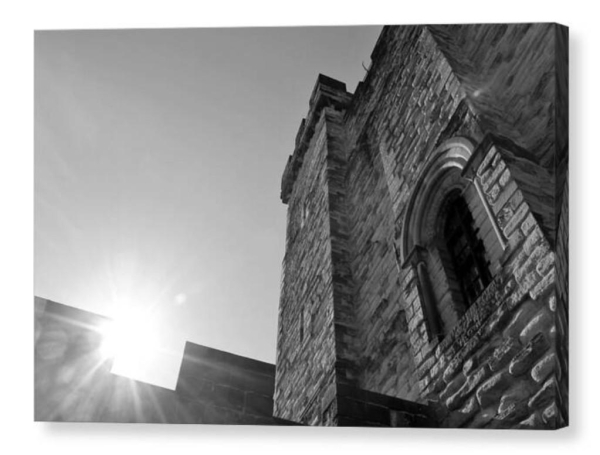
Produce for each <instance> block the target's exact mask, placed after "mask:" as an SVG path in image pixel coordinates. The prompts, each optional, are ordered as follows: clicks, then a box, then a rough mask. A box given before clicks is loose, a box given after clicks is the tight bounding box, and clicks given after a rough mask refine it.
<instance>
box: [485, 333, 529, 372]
mask: <svg viewBox="0 0 600 455" xmlns="http://www.w3.org/2000/svg"><path fill="white" fill-rule="evenodd" d="M520 349H521V343H520V342H519V341H518V340H517V339H516V338H513V337H508V338H505V339H504V340H503V341H502V344H501V345H500V346H498V347H497V348H496V349H494V352H493V353H492V356H491V358H490V359H489V362H488V364H489V366H490V370H492V372H497V371H500V370H501V369H503V368H504V367H505V366H506V365H508V363H509V362H510V361H511V359H512V358H513V357H514V356H515V354H516V353H517V352H519V350H520Z"/></svg>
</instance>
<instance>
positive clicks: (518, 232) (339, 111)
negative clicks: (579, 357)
mask: <svg viewBox="0 0 600 455" xmlns="http://www.w3.org/2000/svg"><path fill="white" fill-rule="evenodd" d="M558 35H560V36H558ZM561 43H562V44H561ZM561 46H562V47H561ZM557 47H560V49H562V51H563V52H562V53H559V52H558V51H557ZM565 52H566V50H565V49H564V34H563V32H562V28H561V27H560V26H557V25H554V24H533V25H531V24H510V25H461V26H405V27H385V28H384V30H383V32H382V34H381V36H380V39H379V41H378V43H377V45H376V47H375V49H374V51H373V54H372V64H371V68H370V70H369V71H368V73H367V75H366V77H365V79H364V80H363V81H362V82H361V83H360V84H359V85H358V87H357V89H356V92H355V93H354V94H353V95H351V96H346V94H345V88H344V90H343V91H344V93H343V94H339V95H336V97H335V100H336V101H335V103H337V104H336V109H335V111H334V110H332V108H328V109H326V111H327V112H329V114H321V117H325V119H324V120H322V121H321V122H320V123H318V124H316V125H317V126H315V127H313V130H314V134H313V138H312V139H310V138H308V136H307V135H306V131H312V130H310V128H309V127H308V126H306V125H308V124H309V123H310V121H309V119H310V118H312V117H314V115H315V114H314V113H313V111H314V109H313V111H311V113H309V116H307V120H306V121H305V124H303V126H302V127H301V131H300V133H299V135H301V136H302V137H303V138H304V139H303V140H304V141H305V142H306V140H307V138H308V140H309V141H310V146H308V147H305V146H302V147H298V146H297V149H296V151H295V154H294V156H292V158H291V159H290V160H291V161H290V162H293V163H298V162H302V163H303V164H302V166H301V167H299V168H297V169H296V170H297V177H295V180H294V182H295V183H294V184H293V185H292V187H289V185H288V189H289V194H290V195H291V196H289V204H290V208H289V218H288V223H289V225H290V226H291V227H290V228H289V229H290V230H289V232H292V233H294V232H297V231H298V229H297V228H294V225H295V224H297V221H295V220H297V219H298V216H299V215H298V214H297V213H298V209H296V208H295V207H296V206H297V205H298V204H299V202H298V201H302V200H304V199H305V198H306V197H309V198H311V200H313V199H314V200H315V201H318V202H317V205H318V206H319V207H320V208H315V212H314V213H315V214H318V216H320V217H322V218H320V219H321V223H322V224H321V225H310V226H309V229H320V230H321V231H320V232H323V231H325V234H321V235H320V236H319V239H320V240H319V242H320V244H319V242H314V243H310V242H307V240H305V239H304V237H303V234H302V233H300V234H298V237H293V238H292V237H290V235H289V233H288V249H287V252H286V259H285V261H284V286H283V291H282V303H281V305H282V307H285V308H287V307H290V308H291V307H293V308H298V307H301V306H302V305H303V303H299V304H296V303H289V302H292V301H294V302H297V301H299V300H300V301H302V300H303V297H302V296H303V294H302V292H300V290H301V289H303V287H305V286H306V284H305V283H307V282H310V281H311V278H310V276H311V274H312V273H315V271H316V270H321V271H322V272H324V275H325V276H326V278H325V281H326V283H327V289H328V292H329V293H328V294H327V297H326V298H325V297H321V300H320V302H321V303H320V305H323V307H326V308H327V310H326V311H327V312H328V313H327V314H329V318H330V319H328V321H329V324H330V326H328V328H327V327H326V328H325V331H326V332H327V334H321V335H320V336H321V337H327V336H330V337H332V338H333V340H334V342H335V343H334V344H335V347H331V346H330V345H328V344H327V343H326V342H325V338H321V339H320V340H319V343H320V344H321V345H324V346H326V347H327V349H328V350H329V351H328V352H329V353H330V355H332V356H333V357H335V359H336V362H335V364H336V368H335V372H334V373H333V376H335V381H334V382H335V384H336V386H339V385H340V384H348V385H352V386H353V387H357V388H359V389H366V390H368V391H370V392H374V393H379V394H385V395H389V396H393V397H398V398H403V399H408V400H413V401H416V402H421V403H424V402H426V401H430V402H431V403H433V405H434V407H436V409H437V411H438V416H439V418H440V422H441V424H442V425H447V426H472V427H489V428H508V427H540V426H541V427H552V428H555V427H559V426H562V425H564V424H565V423H566V419H565V417H564V416H563V417H560V415H561V413H562V414H564V411H561V409H565V407H564V406H563V405H562V403H566V387H563V386H562V385H563V384H565V383H566V382H565V381H566V380H565V379H564V377H565V376H566V375H561V371H563V370H564V371H566V352H564V353H563V352H561V349H563V348H561V347H559V346H558V344H560V343H562V340H564V337H565V334H566V321H567V319H566V311H565V304H563V302H566V292H565V291H564V290H563V289H561V288H560V286H561V284H558V283H559V281H561V280H562V279H563V278H564V277H566V267H565V266H564V264H565V263H566V235H567V234H566V221H564V220H565V219H567V216H566V210H567V208H563V209H562V210H559V209H558V208H557V207H556V197H555V196H556V194H555V193H556V182H557V181H564V180H565V175H566V164H559V165H558V166H555V163H557V162H560V163H565V162H566V161H565V159H564V157H565V156H566V142H565V141H564V138H563V139H560V141H559V138H558V136H559V134H558V133H557V129H560V125H562V124H564V121H565V118H564V115H563V113H562V112H561V113H559V112H558V110H560V106H563V105H564V103H565V97H566V93H565V91H564V83H565V81H564V77H565V74H564V72H563V73H561V74H559V75H557V72H556V68H557V66H558V65H559V63H557V59H558V58H562V57H561V56H564V55H565ZM329 90H338V91H339V90H342V89H341V87H340V86H339V85H337V84H336V83H331V84H330V88H329ZM315 97H316V95H314V94H313V97H312V99H315ZM557 97H558V98H560V99H558V100H557ZM561 97H562V98H561ZM340 100H343V102H340ZM313 123H314V122H313ZM321 127H322V128H325V130H327V131H328V133H326V134H325V137H326V139H318V137H319V136H318V135H319V134H321V135H322V134H323V133H320V131H321V130H320V129H319V128H321ZM319 141H321V142H319ZM453 141H454V142H453ZM557 141H559V142H561V143H560V144H557ZM305 142H302V143H305ZM453 143H457V144H458V145H456V147H459V148H460V147H463V148H462V149H460V150H463V151H464V149H465V148H468V150H469V151H468V155H467V157H466V158H464V162H462V161H460V159H458V158H456V159H455V161H453V162H452V166H454V169H452V170H447V171H445V174H444V173H442V172H441V171H440V173H438V174H431V175H437V176H438V177H439V179H440V180H439V182H438V184H437V185H436V184H434V183H435V182H434V181H433V180H432V181H428V180H426V179H427V178H429V177H428V175H429V174H428V172H429V171H430V170H431V169H432V167H434V166H435V165H436V159H437V157H438V156H440V154H442V153H446V152H447V150H448V149H444V148H443V147H446V144H453ZM561 144H562V145H561ZM319 145H320V148H319ZM459 148H457V149H456V150H455V151H454V152H452V153H454V155H452V156H462V155H460V153H463V151H459ZM559 149H560V150H559ZM298 150H300V152H301V153H299V152H298ZM448 153H450V152H448ZM300 154H302V160H300V159H299V158H298V156H300ZM450 154H451V153H450ZM318 156H321V158H317V157H318ZM324 156H328V157H329V158H327V160H325V158H323V157H324ZM461 159H462V158H461ZM318 160H320V162H318ZM315 163H318V164H315ZM448 163H450V161H448ZM457 163H462V164H457ZM457 167H458V170H457ZM324 168H326V169H327V171H326V173H325V174H323V169H324ZM317 175H319V176H320V177H319V182H320V184H321V185H323V186H324V187H325V189H321V190H320V193H319V192H316V193H315V190H314V189H312V190H310V189H309V188H310V184H308V183H307V181H309V180H310V179H311V178H312V179H315V178H316V177H315V176H317ZM310 176H312V177H310ZM288 177H289V173H288V171H287V170H286V176H284V181H287V180H286V179H288ZM423 188H428V191H429V188H434V190H431V191H432V194H425V195H421V196H420V197H417V196H419V191H424V190H423ZM453 188H460V189H461V191H462V194H463V197H464V198H465V200H466V202H467V205H468V207H469V210H470V211H471V212H472V216H473V220H474V221H473V222H474V224H475V226H477V235H478V236H479V238H480V239H481V241H482V242H483V245H484V247H485V260H486V261H487V263H488V266H489V271H490V273H491V276H492V279H491V283H489V285H488V286H487V288H486V289H485V290H484V292H483V293H482V294H481V295H480V296H479V298H478V299H477V300H476V301H475V302H474V303H473V304H472V305H471V306H470V307H468V308H467V306H466V305H464V304H462V303H461V298H462V297H461V296H462V294H461V288H460V283H459V281H458V280H457V278H456V276H453V275H452V273H454V272H452V270H451V267H449V266H448V264H449V262H450V260H451V259H450V258H449V257H448V253H447V252H445V250H444V247H443V246H440V245H439V244H437V243H435V239H436V235H438V236H439V234H437V232H439V229H440V228H439V226H437V225H436V224H435V223H436V222H437V220H439V219H440V218H439V217H440V215H439V213H441V212H442V211H443V206H444V192H445V191H450V190H452V189H453ZM311 191H312V192H311ZM435 191H437V193H438V195H435V194H433V192H435ZM564 194H567V195H568V193H567V192H566V191H564ZM322 195H328V197H323V196H322ZM415 195H416V196H415ZM567 199H568V197H563V198H562V200H563V201H567ZM287 200H288V199H286V198H284V201H287ZM414 201H418V203H422V204H429V205H430V206H431V207H432V208H431V209H430V211H431V213H434V212H436V211H437V212H436V213H438V215H436V216H438V218H435V216H433V215H431V217H429V218H426V221H427V223H425V224H424V225H423V229H424V230H426V231H427V232H425V233H424V234H419V236H418V237H419V238H420V239H421V240H423V239H426V240H427V241H428V242H429V243H428V244H424V245H417V244H416V241H414V239H413V242H412V243H410V245H413V243H414V248H413V250H412V251H406V249H407V248H406V245H408V244H409V243H407V242H405V241H404V237H405V236H406V235H407V233H406V231H407V229H409V228H413V229H414V226H413V225H412V224H411V222H412V218H411V217H412V216H413V213H415V211H418V210H419V208H415V207H414V203H415V202H414ZM411 204H413V205H411ZM563 211H564V213H565V214H562V212H563ZM311 213H313V212H312V211H311ZM420 213H428V212H426V211H425V210H421V212H420ZM559 214H560V215H561V216H560V220H561V223H562V224H561V225H560V226H558V228H557V217H558V216H559ZM427 216H429V215H427ZM327 226H328V227H329V230H327V229H326V227H327ZM306 235H309V234H306ZM557 242H558V243H557ZM557 245H558V246H557ZM323 250H326V251H328V253H329V256H328V258H323V260H322V261H321V262H318V259H319V258H320V256H319V251H323ZM302 252H308V254H306V256H302ZM298 257H299V258H300V259H298ZM308 258H310V259H308ZM313 258H316V259H317V260H315V259H313ZM302 261H306V262H302ZM300 263H303V264H304V265H303V266H300V267H299V264H300ZM291 270H293V271H291ZM288 277H289V278H288ZM330 277H331V278H330ZM557 284H558V289H557ZM284 296H285V297H284ZM327 299H328V300H327ZM431 302H434V303H435V305H436V307H435V309H432V308H431ZM295 311H299V310H297V309H287V310H285V313H286V314H285V315H283V314H282V315H280V321H281V322H280V323H281V324H282V326H281V327H285V328H284V329H282V328H281V327H280V345H279V351H280V356H284V357H285V356H293V355H299V356H302V355H303V353H305V352H311V351H310V349H311V348H308V350H307V349H306V348H305V347H303V345H298V344H297V343H294V342H293V340H294V338H293V337H294V335H293V333H295V332H297V329H294V323H293V320H297V318H295V317H294V316H292V314H293V313H294V312H295ZM332 323H333V328H331V324H332ZM286 324H287V325H286ZM285 333H287V335H284V334H285ZM288 336H289V337H291V338H289V339H290V340H292V341H290V342H284V343H283V344H281V343H282V342H281V340H285V339H287V338H286V337H288ZM561 337H562V338H561ZM557 340H560V342H559V341H557ZM292 351H294V352H292ZM320 355H322V354H320ZM300 359H302V357H300ZM331 360H332V358H328V360H327V361H325V362H321V367H320V368H321V371H319V372H315V370H314V367H313V366H311V364H310V362H309V363H308V364H307V365H308V368H306V369H305V371H310V372H311V373H310V374H312V375H316V377H317V378H321V377H324V378H326V379H324V380H325V381H333V376H328V375H327V374H325V370H323V365H325V366H326V365H328V363H327V362H330V361H331ZM282 365H283V367H282V368H283V369H286V368H287V369H289V371H292V368H293V367H291V366H289V364H286V363H285V362H283V363H282ZM303 365H304V364H303ZM281 371H282V372H283V371H285V370H281ZM278 375H279V360H278ZM300 376H301V373H289V374H284V373H282V374H281V376H278V377H280V378H281V379H280V380H281V382H282V383H283V382H285V381H297V378H298V377H300ZM555 376H556V378H557V379H555V382H553V383H552V384H554V383H556V381H558V384H559V387H558V388H557V387H555V386H549V385H548V381H549V379H548V378H553V377H555ZM294 378H296V379H294ZM278 382H279V380H278ZM294 384H295V385H292V383H290V382H286V385H285V387H282V389H281V391H278V394H279V395H277V397H276V402H277V401H280V400H281V406H282V409H283V408H285V407H286V406H287V405H289V404H290V403H295V402H297V401H298V400H300V398H297V399H295V400H296V401H294V399H293V398H292V396H291V395H290V393H291V394H292V395H293V394H294V393H296V390H297V388H296V387H297V386H298V385H299V384H301V382H296V383H294ZM320 387H323V385H321V386H320ZM561 387H562V389H561ZM284 389H285V390H292V391H293V392H285V391H284ZM557 390H564V395H565V397H564V398H562V397H561V396H559V395H561V394H562V392H561V394H558V393H557ZM518 391H521V392H518ZM285 393H287V394H288V395H285ZM316 393H318V392H316ZM282 394H284V395H282ZM535 397H537V398H535ZM338 398H339V395H338ZM534 398H535V399H534ZM304 399H305V400H307V399H308V398H304ZM290 400H291V401H290ZM554 403H556V406H554V407H552V405H553V404H554ZM276 406H277V405H276ZM336 406H337V408H336V407H327V406H326V404H322V406H321V412H323V411H324V408H326V409H327V410H328V411H327V412H326V413H325V414H326V415H327V416H330V415H331V412H332V411H331V410H332V409H335V410H336V411H337V412H338V416H341V415H342V414H339V413H340V412H341V411H344V412H347V411H348V409H349V407H351V408H352V409H354V410H355V411H356V412H359V413H363V414H364V412H365V411H364V409H365V407H364V406H363V405H361V406H362V407H361V406H358V405H356V404H352V405H350V404H349V403H348V402H346V403H344V404H341V402H340V401H339V400H338V402H337V404H336ZM356 406H358V407H356ZM561 406H562V407H561ZM292 407H293V405H292ZM301 407H302V406H301ZM355 408H356V409H355ZM359 408H360V410H359ZM554 409H557V411H554ZM290 412H291V411H290ZM294 412H295V411H294ZM325 414H323V415H324V416H325ZM555 414H556V415H558V416H559V417H556V416H555ZM286 415H288V416H289V415H290V414H286ZM340 418H341V417H340ZM348 418H350V417H349V415H345V417H344V419H348ZM315 419H316V420H315V421H318V420H319V418H316V417H315ZM323 419H327V422H334V421H335V418H330V417H327V418H326V417H323ZM400 420H402V419H400ZM345 421H346V420H345ZM341 422H342V420H339V421H338V423H341ZM348 422H349V421H348Z"/></svg>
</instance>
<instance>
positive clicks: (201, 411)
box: [32, 22, 569, 431]
mask: <svg viewBox="0 0 600 455" xmlns="http://www.w3.org/2000/svg"><path fill="white" fill-rule="evenodd" d="M34 41H35V42H34V46H35V47H34V54H35V55H34V57H35V61H34V66H35V75H34V89H35V90H34V92H35V93H34V109H35V114H34V141H35V144H34V168H35V174H34V218H35V223H34V299H33V300H34V302H33V305H34V321H32V323H33V324H34V332H35V333H34V336H35V342H34V351H35V352H34V376H35V377H34V391H33V395H34V420H35V421H36V422H103V423H149V424H208V425H215V424H218V425H260V426H300V427H301V426H320V427H339V426H343V427H396V428H427V429H438V428H446V429H448V428H453V429H454V428H461V429H513V430H517V429H518V430H557V429H561V428H563V427H566V426H568V425H569V374H568V372H569V361H568V358H569V329H568V326H569V317H568V314H569V303H568V302H569V298H568V295H569V285H568V282H569V272H568V270H569V268H568V263H569V261H568V257H569V253H568V251H569V250H568V245H569V215H568V211H569V190H568V189H569V178H568V168H569V152H568V150H569V94H568V85H569V84H568V79H569V71H568V67H569V28H568V27H567V26H565V25H560V24H557V23H550V22H531V23H530V22H521V23H469V24H467V23H457V24H445V25H427V24H422V25H419V24H413V25H394V24H392V25H381V26H379V25H368V26H359V25H345V26H303V27H283V26H281V27H214V28H206V27H197V28H193V27H192V28H148V29H136V28H130V29H86V30H83V29H81V30H75V29H72V30H67V29H65V30H37V31H36V32H35V37H34ZM393 431H402V430H393Z"/></svg>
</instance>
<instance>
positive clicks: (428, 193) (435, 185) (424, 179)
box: [400, 137, 474, 264]
mask: <svg viewBox="0 0 600 455" xmlns="http://www.w3.org/2000/svg"><path fill="white" fill-rule="evenodd" d="M473 150H474V145H473V143H472V142H471V141H470V140H469V139H467V138H463V137H456V138H453V139H449V140H447V141H445V142H443V143H442V144H441V145H440V146H439V147H438V148H437V149H436V150H435V151H434V152H433V154H432V155H431V157H430V158H429V160H428V161H427V164H426V165H425V168H424V169H423V171H422V172H421V174H420V175H419V177H418V179H417V183H416V185H415V187H414V190H413V193H412V195H411V197H410V200H409V203H408V209H407V211H406V215H405V217H404V223H403V226H402V234H401V241H400V258H401V263H402V264H404V263H405V262H406V261H407V259H408V257H409V256H410V254H411V252H412V251H413V250H414V249H415V247H416V246H419V247H421V246H424V245H425V244H427V243H429V242H430V241H431V240H432V239H433V238H434V237H435V229H436V228H437V227H436V226H437V225H438V223H436V221H437V220H436V217H438V216H439V213H440V209H441V207H442V204H443V200H444V196H445V195H447V194H449V193H450V192H451V191H452V190H453V189H456V188H464V187H466V185H467V183H468V182H467V181H466V180H465V179H464V178H461V177H460V174H461V172H462V169H464V167H465V165H466V164H467V161H468V160H469V158H470V157H471V153H472V152H473Z"/></svg>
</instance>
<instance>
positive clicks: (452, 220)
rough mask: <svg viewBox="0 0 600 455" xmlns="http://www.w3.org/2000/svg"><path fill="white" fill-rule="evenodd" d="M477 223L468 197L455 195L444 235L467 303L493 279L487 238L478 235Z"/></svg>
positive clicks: (449, 208)
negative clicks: (487, 251) (487, 250)
mask: <svg viewBox="0 0 600 455" xmlns="http://www.w3.org/2000/svg"><path fill="white" fill-rule="evenodd" d="M473 224H474V223H473V217H472V215H471V212H470V210H469V207H468V206H467V203H466V201H465V200H464V198H463V197H462V196H461V195H460V194H456V195H454V196H453V197H451V199H450V203H449V205H448V212H447V215H446V222H445V224H444V239H445V242H446V247H447V248H448V252H449V253H450V257H451V258H452V266H453V268H454V271H455V273H456V277H457V279H458V281H459V283H460V287H461V290H462V294H463V298H464V303H465V305H466V307H469V306H471V305H472V304H473V303H474V302H475V300H476V299H477V298H478V297H479V296H480V295H481V293H482V292H483V290H484V289H485V288H486V287H487V285H488V284H489V283H490V281H491V276H490V272H489V268H488V263H487V261H486V259H485V248H484V245H483V241H482V240H481V239H479V238H478V236H477V233H478V229H475V228H474V226H473Z"/></svg>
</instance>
